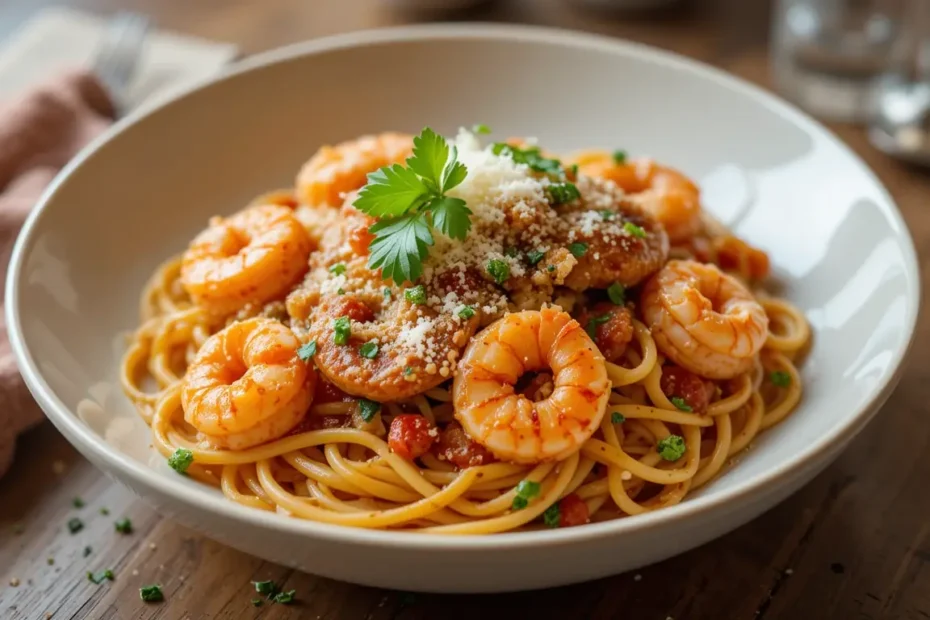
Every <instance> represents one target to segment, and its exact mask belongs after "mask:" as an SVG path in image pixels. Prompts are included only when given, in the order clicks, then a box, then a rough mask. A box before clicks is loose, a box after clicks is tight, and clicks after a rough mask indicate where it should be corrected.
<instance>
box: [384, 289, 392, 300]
mask: <svg viewBox="0 0 930 620" xmlns="http://www.w3.org/2000/svg"><path fill="white" fill-rule="evenodd" d="M384 298H385V299H390V298H391V289H389V288H388V287H386V286H385V287H384Z"/></svg>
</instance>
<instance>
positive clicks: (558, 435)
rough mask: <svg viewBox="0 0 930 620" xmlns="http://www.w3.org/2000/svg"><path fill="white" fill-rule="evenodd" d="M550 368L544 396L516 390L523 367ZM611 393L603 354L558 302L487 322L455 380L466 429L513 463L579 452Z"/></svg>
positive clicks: (525, 369) (458, 413)
mask: <svg viewBox="0 0 930 620" xmlns="http://www.w3.org/2000/svg"><path fill="white" fill-rule="evenodd" d="M544 370H551V371H552V384H553V385H552V390H551V392H550V393H549V395H548V396H547V397H546V398H544V399H542V400H539V401H536V402H534V401H532V400H530V398H528V397H527V396H524V395H523V394H520V393H518V392H517V390H516V388H515V386H516V384H517V381H518V380H519V379H520V378H521V377H522V376H523V375H524V374H525V373H527V372H537V371H544ZM546 392H548V390H546ZM609 395H610V382H609V381H608V379H607V368H606V365H605V362H604V357H603V356H602V355H601V354H600V352H599V351H598V350H597V347H596V346H594V343H593V342H591V339H590V338H589V337H588V335H587V334H586V333H585V331H584V329H582V327H581V326H580V325H579V324H578V322H577V321H575V320H574V319H572V318H571V317H570V316H569V315H568V314H567V313H565V312H562V311H561V310H557V309H553V308H545V309H543V310H527V311H524V312H517V313H514V314H508V315H505V316H504V317H503V318H502V319H499V320H498V321H497V322H495V323H492V324H491V325H490V326H488V327H487V328H485V329H484V330H483V331H482V332H481V333H479V334H478V335H477V336H476V337H475V338H474V339H472V342H471V344H469V345H468V347H467V348H466V350H465V355H464V356H463V357H462V361H461V363H460V364H459V370H458V373H457V374H456V376H455V381H454V384H453V402H454V404H455V417H456V418H457V419H458V421H459V422H460V423H461V424H462V426H463V427H464V429H465V432H466V433H468V435H469V436H470V437H471V438H473V439H474V440H475V441H477V442H478V443H479V444H481V445H482V446H484V447H485V448H487V449H488V450H490V451H491V452H492V453H493V454H494V455H495V456H497V457H498V458H500V459H502V460H507V461H512V462H515V463H538V462H541V461H550V460H557V459H563V458H565V457H567V456H569V455H571V454H572V453H574V452H576V451H577V450H578V449H580V448H581V444H583V443H584V442H585V441H586V440H587V439H588V438H589V437H590V436H591V435H592V434H593V433H594V431H595V430H596V429H597V427H598V425H599V424H600V422H601V418H602V417H603V415H604V411H605V409H606V407H607V398H608V396H609Z"/></svg>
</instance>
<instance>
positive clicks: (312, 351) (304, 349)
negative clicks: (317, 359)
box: [297, 340, 316, 362]
mask: <svg viewBox="0 0 930 620" xmlns="http://www.w3.org/2000/svg"><path fill="white" fill-rule="evenodd" d="M314 355H316V340H311V341H310V342H308V343H307V344H305V345H302V346H301V347H300V348H299V349H297V357H299V358H300V359H301V360H303V361H305V362H307V361H310V358H312V357H313V356H314Z"/></svg>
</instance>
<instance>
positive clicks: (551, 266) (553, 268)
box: [546, 265, 555, 273]
mask: <svg viewBox="0 0 930 620" xmlns="http://www.w3.org/2000/svg"><path fill="white" fill-rule="evenodd" d="M546 271H548V272H549V273H552V272H553V271H555V265H549V266H548V267H546Z"/></svg>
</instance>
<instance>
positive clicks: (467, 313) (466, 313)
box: [459, 306, 475, 320]
mask: <svg viewBox="0 0 930 620" xmlns="http://www.w3.org/2000/svg"><path fill="white" fill-rule="evenodd" d="M459 316H460V317H462V318H463V319H465V320H468V319H470V318H471V317H473V316H475V309H474V308H472V307H471V306H465V307H464V308H462V309H461V310H459Z"/></svg>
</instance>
